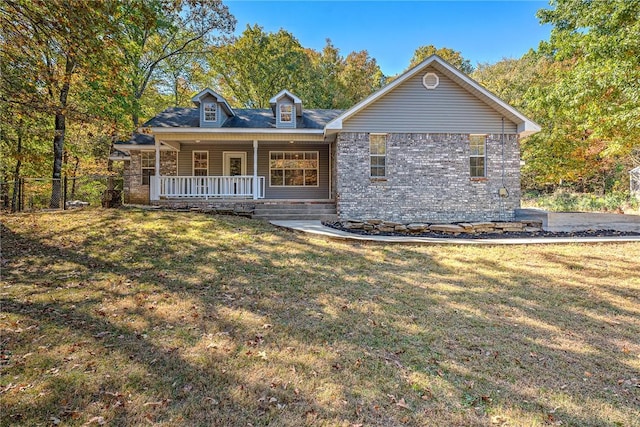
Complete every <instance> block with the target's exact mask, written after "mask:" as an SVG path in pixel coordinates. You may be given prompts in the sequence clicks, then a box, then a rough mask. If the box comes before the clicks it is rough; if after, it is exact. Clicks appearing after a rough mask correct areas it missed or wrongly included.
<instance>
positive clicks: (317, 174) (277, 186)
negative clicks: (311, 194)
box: [269, 150, 320, 188]
mask: <svg viewBox="0 0 640 427" xmlns="http://www.w3.org/2000/svg"><path fill="white" fill-rule="evenodd" d="M271 153H282V154H283V157H284V154H285V153H302V154H306V153H315V155H316V160H317V161H318V164H317V165H316V168H313V169H311V168H309V169H305V168H302V170H315V171H316V176H317V177H318V179H317V180H316V185H285V184H284V171H285V169H284V168H277V169H273V168H272V167H271ZM272 170H281V171H283V172H282V183H283V184H282V185H272V184H271V171H272ZM289 170H294V169H289ZM295 170H299V169H295ZM269 187H273V188H318V187H320V152H319V151H299V150H274V151H269Z"/></svg>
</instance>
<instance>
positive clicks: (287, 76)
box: [209, 25, 311, 108]
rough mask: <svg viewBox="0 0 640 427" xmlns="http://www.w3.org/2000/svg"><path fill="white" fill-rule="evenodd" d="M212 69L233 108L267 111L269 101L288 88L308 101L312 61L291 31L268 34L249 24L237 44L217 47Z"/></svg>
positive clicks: (215, 78)
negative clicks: (307, 88) (306, 97)
mask: <svg viewBox="0 0 640 427" xmlns="http://www.w3.org/2000/svg"><path fill="white" fill-rule="evenodd" d="M209 58H210V66H211V69H212V73H213V75H214V80H217V81H218V82H219V85H220V88H219V89H220V91H221V92H222V95H223V96H225V98H227V99H228V100H229V102H231V103H232V104H233V105H237V106H242V107H247V108H266V107H268V106H269V99H270V98H271V97H272V96H273V95H275V94H276V93H278V92H279V91H281V90H282V89H288V90H290V91H292V92H293V93H295V94H296V95H298V96H301V97H303V98H304V95H305V93H306V92H307V90H306V87H308V81H309V75H310V74H309V71H310V70H311V64H310V59H309V57H308V56H307V54H306V52H305V50H304V48H303V47H302V45H300V42H299V41H298V40H297V39H296V38H295V37H294V36H293V35H292V34H291V33H289V32H287V31H285V30H282V29H281V30H280V31H278V32H277V33H266V32H265V31H264V30H263V29H262V27H260V26H258V25H254V26H253V27H251V26H249V25H247V28H246V29H245V30H244V31H243V33H242V35H241V36H240V37H238V38H237V39H235V40H234V41H233V43H231V44H228V45H224V46H219V47H217V48H214V49H213V51H212V54H211V55H210V57H209Z"/></svg>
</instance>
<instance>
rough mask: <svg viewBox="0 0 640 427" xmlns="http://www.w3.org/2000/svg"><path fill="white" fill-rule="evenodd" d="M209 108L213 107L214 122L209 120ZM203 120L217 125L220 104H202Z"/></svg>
mask: <svg viewBox="0 0 640 427" xmlns="http://www.w3.org/2000/svg"><path fill="white" fill-rule="evenodd" d="M208 106H213V111H210V113H213V114H214V115H215V119H214V120H208V119H207V107H208ZM202 120H204V121H205V122H207V123H216V122H217V121H218V103H217V102H205V103H203V104H202Z"/></svg>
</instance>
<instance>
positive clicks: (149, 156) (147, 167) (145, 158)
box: [140, 151, 156, 185]
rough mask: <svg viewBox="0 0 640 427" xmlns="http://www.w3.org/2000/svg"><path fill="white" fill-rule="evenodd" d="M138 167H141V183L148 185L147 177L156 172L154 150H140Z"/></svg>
mask: <svg viewBox="0 0 640 427" xmlns="http://www.w3.org/2000/svg"><path fill="white" fill-rule="evenodd" d="M140 168H141V169H142V185H149V177H150V176H154V175H155V174H156V152H155V151H141V152H140Z"/></svg>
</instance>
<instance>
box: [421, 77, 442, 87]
mask: <svg viewBox="0 0 640 427" xmlns="http://www.w3.org/2000/svg"><path fill="white" fill-rule="evenodd" d="M422 84H423V85H424V87H426V88H427V89H435V88H437V87H438V85H439V84H440V79H439V78H438V76H437V75H436V74H435V73H427V74H425V75H424V77H423V78H422Z"/></svg>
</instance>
